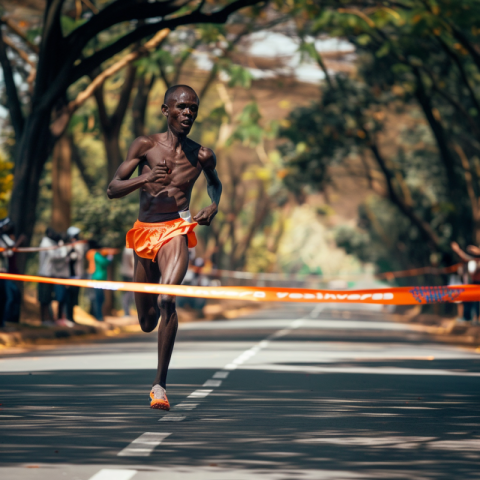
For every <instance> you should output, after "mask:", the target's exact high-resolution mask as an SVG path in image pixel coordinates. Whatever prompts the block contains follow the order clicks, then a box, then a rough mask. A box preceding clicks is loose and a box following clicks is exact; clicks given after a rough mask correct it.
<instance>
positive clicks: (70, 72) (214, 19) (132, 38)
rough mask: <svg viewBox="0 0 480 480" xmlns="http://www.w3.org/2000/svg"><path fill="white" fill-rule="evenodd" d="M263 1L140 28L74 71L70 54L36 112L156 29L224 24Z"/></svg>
mask: <svg viewBox="0 0 480 480" xmlns="http://www.w3.org/2000/svg"><path fill="white" fill-rule="evenodd" d="M263 2H264V0H236V1H234V2H232V3H230V4H229V5H227V6H226V7H224V8H222V9H221V10H218V11H216V12H213V13H211V14H204V13H200V12H193V13H190V14H187V15H183V16H180V17H176V18H171V19H168V20H162V21H160V22H157V23H151V24H146V25H142V26H140V27H138V28H137V29H135V30H134V31H133V32H131V33H129V34H127V35H125V36H123V37H122V38H120V39H119V40H117V41H116V42H115V43H113V44H112V45H109V46H108V47H105V48H104V49H102V50H100V51H99V52H96V53H94V54H93V55H92V56H90V57H88V58H87V59H85V60H83V61H82V62H81V63H80V65H78V66H76V67H73V68H72V65H73V64H74V62H75V61H76V60H77V56H76V55H74V56H72V55H71V54H69V56H68V58H66V59H65V60H64V61H63V65H64V66H63V68H62V69H61V70H60V72H58V74H57V75H56V78H55V80H54V81H53V82H52V84H51V85H50V87H49V88H48V90H47V91H46V92H45V93H44V94H43V95H42V99H41V101H40V102H39V105H38V109H39V110H42V109H45V108H50V106H51V105H52V104H53V103H54V102H55V101H56V99H57V98H58V96H59V95H61V94H62V93H63V92H64V91H65V90H66V89H67V88H68V86H69V85H71V84H72V83H74V82H75V81H77V80H78V79H79V78H81V77H83V76H84V75H88V74H89V73H90V72H92V71H94V70H95V68H97V67H99V66H100V65H101V64H102V63H103V62H104V61H106V60H108V59H109V58H112V57H113V56H114V55H116V54H118V53H120V52H121V51H122V50H124V49H125V48H127V47H129V46H130V45H132V44H134V43H135V42H138V41H139V40H142V39H143V38H146V37H148V36H150V35H153V34H155V33H156V32H158V31H159V30H162V29H165V28H169V29H170V30H174V29H175V28H177V27H178V26H180V25H189V24H200V23H225V22H226V21H227V19H228V17H229V16H230V15H231V14H232V13H234V12H236V11H237V10H239V9H241V8H245V7H249V6H252V5H256V4H258V3H263Z"/></svg>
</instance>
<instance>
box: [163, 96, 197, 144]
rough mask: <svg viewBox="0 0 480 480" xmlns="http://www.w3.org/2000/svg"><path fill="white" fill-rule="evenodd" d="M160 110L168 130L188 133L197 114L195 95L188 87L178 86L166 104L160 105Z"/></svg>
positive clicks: (181, 133)
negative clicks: (165, 119)
mask: <svg viewBox="0 0 480 480" xmlns="http://www.w3.org/2000/svg"><path fill="white" fill-rule="evenodd" d="M162 112H163V114H164V115H165V116H166V117H167V121H168V127H169V128H170V130H172V131H174V132H176V133H178V134H180V135H188V134H189V133H190V130H191V128H192V125H193V122H195V119H196V118H197V114H198V98H197V95H196V94H195V93H194V92H192V91H191V90H190V89H187V88H185V89H183V88H180V89H178V90H176V91H175V93H173V95H172V96H171V97H170V98H169V100H168V104H167V105H165V104H164V105H162Z"/></svg>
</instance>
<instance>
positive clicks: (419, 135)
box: [283, 0, 480, 266]
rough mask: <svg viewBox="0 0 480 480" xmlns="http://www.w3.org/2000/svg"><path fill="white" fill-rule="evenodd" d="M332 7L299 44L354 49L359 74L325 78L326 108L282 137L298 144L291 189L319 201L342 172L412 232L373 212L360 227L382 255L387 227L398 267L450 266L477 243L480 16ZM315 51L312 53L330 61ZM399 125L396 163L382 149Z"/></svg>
mask: <svg viewBox="0 0 480 480" xmlns="http://www.w3.org/2000/svg"><path fill="white" fill-rule="evenodd" d="M333 7H334V6H333V5H331V7H330V8H326V9H325V10H324V11H323V12H322V13H321V15H319V17H318V18H316V19H315V20H314V21H310V23H306V24H302V25H301V28H302V30H301V34H302V35H303V36H304V37H307V34H308V35H310V36H311V37H310V38H312V37H313V38H315V37H316V36H318V35H320V34H325V33H328V34H330V35H332V36H340V37H343V38H345V39H347V40H348V41H350V42H351V43H352V44H354V45H355V47H356V52H357V53H356V55H357V62H356V63H357V72H356V75H355V76H354V77H352V78H344V77H341V76H340V77H331V76H330V75H329V72H328V71H326V72H325V73H326V76H327V80H328V81H327V82H325V83H324V84H323V85H322V86H321V92H320V100H318V102H316V104H315V105H314V106H312V107H311V108H310V109H306V110H305V109H304V110H301V111H300V110H299V111H298V112H296V113H294V114H293V115H292V117H291V127H290V128H287V129H285V130H284V131H283V135H284V136H286V137H287V138H288V139H289V140H290V143H289V144H287V145H286V146H285V149H284V155H285V159H286V161H287V164H288V166H289V168H290V172H291V175H288V176H287V177H286V181H287V184H289V186H290V188H292V189H294V190H296V191H297V192H299V191H301V190H302V186H303V185H305V184H308V185H310V186H311V187H312V188H314V189H316V190H321V189H323V188H325V186H326V185H327V184H329V183H331V182H332V181H333V180H334V179H333V178H332V177H333V173H332V172H334V167H335V166H338V165H342V167H343V168H345V169H347V170H350V172H351V174H352V175H356V176H362V177H363V178H365V180H366V181H367V182H368V184H369V186H370V188H371V189H372V190H373V191H374V192H375V193H376V194H377V195H378V196H380V197H383V198H385V199H387V200H388V202H390V203H391V204H393V205H394V206H395V208H396V211H397V212H398V213H399V214H401V215H402V216H403V217H404V218H403V219H402V220H401V221H400V220H399V222H397V225H403V227H402V228H403V230H398V229H397V228H393V229H392V228H391V227H388V222H387V221H386V218H382V215H381V213H380V212H381V209H380V208H379V205H380V204H381V202H377V203H376V205H375V208H373V207H372V205H373V204H370V208H367V204H365V205H364V207H363V208H364V211H363V213H362V212H360V213H361V215H360V217H361V219H363V220H361V225H362V226H363V227H364V228H365V229H366V230H367V231H369V232H370V233H372V232H373V231H374V230H376V232H377V233H375V235H373V233H372V235H373V236H376V238H377V241H378V242H380V243H381V242H383V245H382V248H383V247H384V246H385V245H386V243H385V238H383V240H382V241H380V240H379V239H380V238H381V237H382V235H380V233H379V232H380V225H383V227H382V228H381V230H383V231H384V234H386V235H387V236H389V235H390V236H391V238H390V240H389V244H390V245H391V248H390V252H391V254H392V256H395V257H396V258H402V262H403V263H404V264H409V263H410V262H411V261H412V260H413V259H414V261H415V262H418V263H417V265H419V264H428V263H429V262H430V261H431V260H432V259H436V258H437V256H439V257H440V258H441V259H442V261H443V262H444V263H449V262H451V261H452V260H453V259H452V257H451V255H450V247H449V244H450V241H451V240H453V239H456V240H458V241H460V243H464V244H465V243H471V242H478V241H480V230H479V210H478V195H479V193H480V183H479V182H480V176H479V175H478V172H479V170H478V165H479V155H480V150H479V147H480V144H479V143H478V133H480V108H479V100H478V99H479V95H480V90H479V89H478V87H477V86H476V85H477V84H478V82H476V79H477V78H478V77H479V76H480V61H479V59H480V56H479V54H478V51H477V49H478V48H479V42H478V38H477V36H478V33H479V32H478V31H477V27H476V24H477V22H478V19H479V18H480V5H479V4H478V2H474V1H465V2H453V3H452V2H449V1H447V0H444V1H443V0H441V1H435V2H434V1H430V0H411V1H406V2H403V3H399V2H393V1H392V2H390V1H386V2H382V4H381V5H380V4H378V5H377V4H375V5H373V4H372V5H370V6H369V7H368V8H366V7H365V6H364V5H358V4H357V5H353V4H350V5H346V6H345V7H342V8H333ZM312 45H313V42H310V43H309V44H308V45H306V46H305V47H304V50H305V51H306V52H308V53H309V54H311V55H312V56H313V57H314V58H316V59H317V60H318V61H319V62H321V58H319V54H318V52H316V51H315V49H314V48H312ZM394 116H395V117H396V118H399V119H400V118H406V117H408V118H410V120H409V122H410V126H408V122H406V123H405V127H404V134H402V136H401V137H400V138H398V141H397V142H395V151H394V152H392V145H389V148H385V147H382V138H385V135H386V133H387V132H386V130H387V128H391V127H388V122H387V120H388V119H391V118H392V117H394ZM309 121H310V127H309V126H308V122H309ZM412 124H414V125H415V127H414V128H412V127H411V125H412ZM311 125H314V127H313V128H312V127H311ZM314 131H316V135H314V134H313V132H314ZM387 151H388V153H386V152H387ZM390 211H391V210H390ZM394 211H395V210H394ZM367 213H368V215H367ZM405 220H406V222H405ZM405 229H406V230H407V231H406V230H405ZM373 236H371V238H373ZM409 238H410V240H408V239H409ZM420 240H422V242H420V245H421V246H420V247H419V241H420ZM399 245H402V247H401V248H397V247H398V246H399ZM415 245H416V246H417V250H419V251H421V252H422V254H421V255H418V254H417V253H418V252H415V251H414V250H415ZM410 266H411V263H410Z"/></svg>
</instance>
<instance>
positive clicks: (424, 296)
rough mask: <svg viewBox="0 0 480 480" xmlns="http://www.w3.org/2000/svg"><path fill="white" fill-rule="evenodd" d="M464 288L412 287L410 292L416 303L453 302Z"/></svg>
mask: <svg viewBox="0 0 480 480" xmlns="http://www.w3.org/2000/svg"><path fill="white" fill-rule="evenodd" d="M464 290H465V289H464V288H451V287H414V288H412V289H411V290H410V293H411V294H412V295H413V296H414V298H415V300H416V301H417V302H418V303H440V302H454V301H455V300H456V299H457V298H458V296H459V295H460V294H461V293H462V292H463V291H464Z"/></svg>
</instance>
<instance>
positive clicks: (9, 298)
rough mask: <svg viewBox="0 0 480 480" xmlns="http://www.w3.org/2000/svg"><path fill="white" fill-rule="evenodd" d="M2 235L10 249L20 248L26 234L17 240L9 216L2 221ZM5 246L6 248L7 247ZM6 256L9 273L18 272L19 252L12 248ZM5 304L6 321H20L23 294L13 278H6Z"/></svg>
mask: <svg viewBox="0 0 480 480" xmlns="http://www.w3.org/2000/svg"><path fill="white" fill-rule="evenodd" d="M0 225H1V227H0V237H1V239H2V244H3V245H4V246H5V247H6V248H9V249H12V248H18V247H19V246H20V245H21V244H22V243H23V242H24V241H25V235H20V237H19V239H18V240H17V241H15V236H14V225H13V222H12V221H11V220H10V219H9V218H8V217H7V218H5V219H3V220H2V221H1V222H0ZM5 247H4V248H5ZM4 255H5V258H6V260H7V261H6V264H7V265H6V269H7V272H8V273H13V274H16V273H18V269H17V263H16V260H17V254H16V252H14V251H12V250H7V251H5V252H4ZM4 288H5V305H4V310H3V312H2V313H3V316H4V321H5V322H12V323H19V322H20V305H21V303H22V294H21V292H20V288H19V286H18V283H17V282H15V281H13V280H5V282H4Z"/></svg>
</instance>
